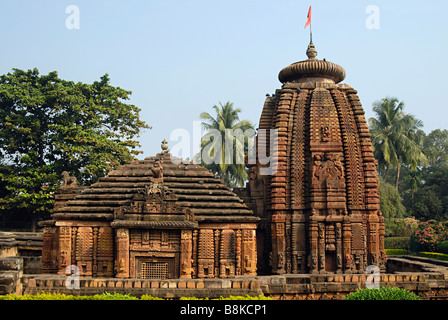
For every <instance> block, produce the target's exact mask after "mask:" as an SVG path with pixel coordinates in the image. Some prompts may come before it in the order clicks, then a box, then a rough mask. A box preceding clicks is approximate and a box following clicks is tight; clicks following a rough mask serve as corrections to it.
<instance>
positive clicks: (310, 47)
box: [306, 40, 317, 59]
mask: <svg viewBox="0 0 448 320" xmlns="http://www.w3.org/2000/svg"><path fill="white" fill-rule="evenodd" d="M306 55H307V56H308V59H315V58H316V56H317V51H316V48H315V47H314V43H313V41H312V40H311V41H310V44H309V45H308V48H307V49H306Z"/></svg>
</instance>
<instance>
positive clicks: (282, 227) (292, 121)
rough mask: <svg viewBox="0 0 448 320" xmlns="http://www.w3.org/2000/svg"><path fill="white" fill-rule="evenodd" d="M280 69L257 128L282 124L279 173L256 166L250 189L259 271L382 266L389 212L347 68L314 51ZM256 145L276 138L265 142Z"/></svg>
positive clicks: (311, 47) (346, 270) (350, 270)
mask: <svg viewBox="0 0 448 320" xmlns="http://www.w3.org/2000/svg"><path fill="white" fill-rule="evenodd" d="M306 54H307V56H308V59H307V60H304V61H299V62H296V63H293V64H291V65H290V66H287V67H285V68H284V69H282V70H281V71H280V73H279V80H280V82H282V84H283V85H282V88H281V89H278V90H276V92H275V94H274V95H272V96H268V97H267V98H266V101H265V104H264V107H263V110H262V114H261V117H260V122H259V132H260V129H266V130H272V129H276V130H277V132H278V136H277V139H276V140H275V141H274V143H276V144H277V150H278V151H277V152H276V154H275V155H274V157H273V159H272V160H273V161H276V163H275V166H276V167H275V168H276V170H274V174H272V175H264V176H263V175H260V168H261V167H262V165H260V164H259V163H257V164H253V165H249V168H250V170H249V172H250V177H251V179H250V181H249V183H248V195H249V198H250V202H251V205H252V208H253V211H254V212H255V213H256V214H257V215H258V216H259V217H260V218H261V223H260V225H259V230H258V248H259V252H258V257H259V262H258V263H259V268H258V269H259V272H260V273H262V272H264V273H274V274H283V273H364V272H365V269H366V267H367V266H368V265H376V266H378V267H380V268H381V269H384V267H385V252H384V218H383V217H382V215H381V212H380V201H379V184H378V178H377V172H376V166H375V159H374V156H373V152H372V144H371V140H370V133H369V129H368V127H367V123H366V119H365V117H364V110H363V108H362V106H361V102H360V100H359V97H358V96H357V91H356V90H355V89H353V88H352V87H350V86H349V85H346V84H341V83H340V82H341V81H342V80H344V78H345V70H344V69H343V68H342V67H341V66H339V65H337V64H335V63H332V62H329V61H326V60H325V59H324V60H319V59H316V56H317V51H316V49H315V47H314V44H313V43H312V41H311V42H310V44H309V46H308V49H307V51H306ZM257 139H258V141H257V146H258V148H259V147H260V146H261V145H263V144H267V150H270V149H272V148H273V145H272V143H270V142H269V141H267V139H266V141H261V137H260V136H259V137H258V138H257Z"/></svg>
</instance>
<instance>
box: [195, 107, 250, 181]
mask: <svg viewBox="0 0 448 320" xmlns="http://www.w3.org/2000/svg"><path fill="white" fill-rule="evenodd" d="M213 109H214V110H215V115H214V116H212V115H211V114H209V113H208V112H202V113H201V114H200V118H201V119H202V120H204V121H203V122H202V126H203V128H204V129H205V130H206V133H205V135H204V136H203V137H202V139H201V155H202V157H201V161H202V165H204V166H205V167H206V168H208V169H210V170H211V171H212V172H214V173H215V174H217V175H219V176H220V177H221V178H222V179H223V181H224V182H225V183H226V184H227V185H228V186H229V187H237V186H243V185H244V182H245V181H246V180H247V171H246V168H245V164H244V151H245V150H247V140H241V139H237V137H236V136H235V133H238V130H241V131H240V133H245V134H247V133H248V132H249V133H250V132H252V133H253V134H254V133H255V132H254V126H253V124H252V123H251V122H250V121H248V120H241V121H240V119H239V116H238V114H239V113H240V112H241V109H240V108H234V107H233V103H231V102H226V103H225V104H224V105H223V104H222V103H221V102H219V107H218V106H216V105H214V106H213ZM253 134H249V135H253ZM226 142H227V143H226ZM229 142H231V145H229ZM229 148H232V149H233V150H228V149H229ZM230 151H232V152H230ZM204 156H209V157H211V158H212V159H213V161H212V162H211V163H207V161H204V158H205V157H204ZM208 162H210V161H208Z"/></svg>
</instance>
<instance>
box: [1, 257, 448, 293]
mask: <svg viewBox="0 0 448 320" xmlns="http://www.w3.org/2000/svg"><path fill="white" fill-rule="evenodd" d="M22 265H23V264H22V263H21V258H20V257H10V258H4V259H0V284H3V287H4V288H3V289H5V290H3V292H2V294H5V293H17V294H36V293H40V292H42V291H45V292H58V293H65V294H72V295H93V294H100V293H103V292H110V293H113V292H117V293H123V294H128V293H129V294H131V295H134V296H141V295H144V294H148V295H152V296H155V297H161V298H168V299H179V298H181V297H198V298H207V297H208V298H210V299H212V298H218V297H220V296H224V297H225V296H229V295H233V296H241V295H242V296H244V295H246V294H248V295H251V296H257V295H265V296H270V297H272V298H274V299H281V300H339V299H342V298H343V297H344V296H346V295H347V294H349V293H350V292H354V291H356V290H357V289H359V288H365V287H366V280H367V277H368V276H369V275H367V274H285V275H269V276H240V277H233V278H227V279H166V280H161V279H118V278H89V277H80V288H79V289H68V288H67V287H66V286H65V281H66V279H67V278H66V276H64V275H54V274H23V273H22V272H21V270H20V269H21V268H20V266H22ZM12 273H14V274H12ZM379 277H380V286H394V287H400V288H404V289H407V290H410V291H413V292H415V293H416V294H418V295H419V296H420V297H421V298H422V299H437V300H448V262H444V261H437V260H434V259H429V258H422V257H414V256H394V257H389V259H388V261H387V273H382V274H380V275H379ZM8 288H9V289H10V290H7V289H8Z"/></svg>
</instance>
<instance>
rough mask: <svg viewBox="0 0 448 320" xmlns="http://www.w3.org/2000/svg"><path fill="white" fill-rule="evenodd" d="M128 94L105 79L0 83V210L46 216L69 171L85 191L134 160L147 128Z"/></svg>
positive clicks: (16, 73)
mask: <svg viewBox="0 0 448 320" xmlns="http://www.w3.org/2000/svg"><path fill="white" fill-rule="evenodd" d="M130 94H131V92H130V91H126V90H124V89H121V88H119V87H113V86H111V85H110V79H109V77H108V75H107V74H105V75H104V76H102V77H101V78H100V81H95V82H94V83H93V84H85V83H81V82H78V83H75V82H72V81H66V80H62V79H60V78H59V77H58V74H57V72H56V71H53V72H50V73H49V74H48V75H39V71H38V70H37V69H33V70H28V71H23V70H19V69H13V72H12V73H8V74H6V75H2V76H1V77H0V210H3V211H8V212H13V211H16V210H26V211H29V212H31V213H33V214H34V213H39V212H50V211H51V209H52V205H53V201H54V200H53V197H52V193H53V192H54V191H55V190H56V189H57V188H58V185H59V184H60V175H61V173H62V172H63V171H68V172H69V173H70V174H71V175H74V176H76V178H77V179H78V182H80V183H81V184H90V183H93V182H95V181H97V180H98V178H100V177H103V176H105V175H106V174H107V172H108V171H109V170H111V169H113V168H115V167H116V166H118V165H119V164H122V163H126V162H129V161H130V160H131V159H132V158H133V157H134V156H135V155H137V154H138V153H139V151H137V150H136V149H137V148H138V147H140V144H139V142H138V141H136V140H134V139H135V137H138V135H139V134H140V133H141V131H142V130H143V129H144V128H149V127H148V125H147V124H145V122H143V121H142V120H139V111H140V109H139V108H138V107H136V106H134V105H132V104H126V103H125V102H124V101H125V100H129V96H130Z"/></svg>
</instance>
